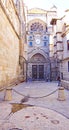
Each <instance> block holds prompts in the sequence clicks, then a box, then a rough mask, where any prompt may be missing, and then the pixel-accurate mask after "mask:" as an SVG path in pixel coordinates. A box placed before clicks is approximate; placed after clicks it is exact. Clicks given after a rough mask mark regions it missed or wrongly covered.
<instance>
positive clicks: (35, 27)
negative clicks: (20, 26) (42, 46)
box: [30, 22, 43, 31]
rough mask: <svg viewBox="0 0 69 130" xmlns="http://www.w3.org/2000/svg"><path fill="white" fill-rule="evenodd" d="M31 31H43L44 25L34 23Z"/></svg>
mask: <svg viewBox="0 0 69 130" xmlns="http://www.w3.org/2000/svg"><path fill="white" fill-rule="evenodd" d="M30 30H31V31H43V25H42V24H41V23H39V22H35V23H32V25H31V27H30Z"/></svg>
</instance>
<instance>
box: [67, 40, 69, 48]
mask: <svg viewBox="0 0 69 130" xmlns="http://www.w3.org/2000/svg"><path fill="white" fill-rule="evenodd" d="M67 50H69V40H67Z"/></svg>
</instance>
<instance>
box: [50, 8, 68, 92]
mask: <svg viewBox="0 0 69 130" xmlns="http://www.w3.org/2000/svg"><path fill="white" fill-rule="evenodd" d="M68 18H69V10H66V12H65V15H64V16H63V17H62V18H57V19H55V18H54V19H52V21H51V24H52V26H53V27H55V26H56V32H55V33H54V37H53V38H54V42H53V44H54V47H53V48H54V53H53V56H54V58H56V59H57V60H56V65H57V68H58V71H59V75H60V77H61V79H62V83H61V84H62V86H64V87H65V88H68V89H69V85H68V84H69V21H68ZM54 23H55V24H54Z"/></svg>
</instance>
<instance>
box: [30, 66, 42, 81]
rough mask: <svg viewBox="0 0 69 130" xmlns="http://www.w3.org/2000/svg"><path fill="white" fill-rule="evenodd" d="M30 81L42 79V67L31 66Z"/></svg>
mask: <svg viewBox="0 0 69 130" xmlns="http://www.w3.org/2000/svg"><path fill="white" fill-rule="evenodd" d="M32 79H33V80H43V79H44V65H32Z"/></svg>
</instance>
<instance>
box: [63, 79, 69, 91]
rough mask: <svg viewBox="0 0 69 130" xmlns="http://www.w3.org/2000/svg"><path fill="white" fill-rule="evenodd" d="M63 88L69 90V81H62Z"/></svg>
mask: <svg viewBox="0 0 69 130" xmlns="http://www.w3.org/2000/svg"><path fill="white" fill-rule="evenodd" d="M61 86H62V87H64V88H65V89H68V90H69V81H66V80H61Z"/></svg>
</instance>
